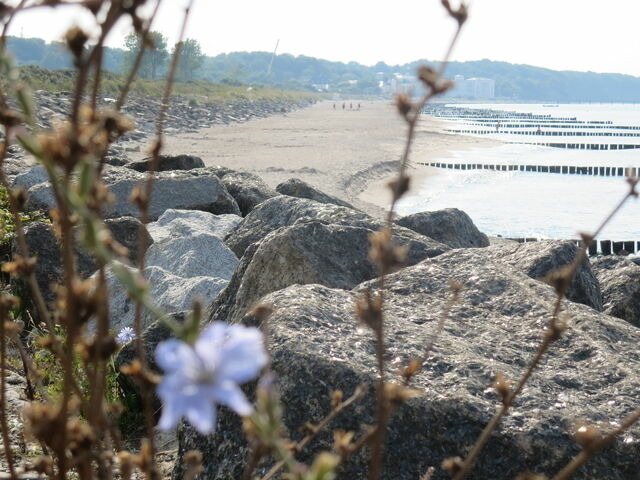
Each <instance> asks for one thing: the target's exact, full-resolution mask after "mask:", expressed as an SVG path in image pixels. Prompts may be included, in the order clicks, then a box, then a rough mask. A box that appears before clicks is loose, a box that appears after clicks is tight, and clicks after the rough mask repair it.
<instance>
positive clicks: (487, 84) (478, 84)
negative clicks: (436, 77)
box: [451, 75, 496, 99]
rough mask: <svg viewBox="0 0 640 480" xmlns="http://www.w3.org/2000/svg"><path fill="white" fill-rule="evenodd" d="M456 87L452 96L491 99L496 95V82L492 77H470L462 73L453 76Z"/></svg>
mask: <svg viewBox="0 0 640 480" xmlns="http://www.w3.org/2000/svg"><path fill="white" fill-rule="evenodd" d="M453 81H454V83H455V88H454V89H453V91H452V92H451V96H452V97H456V98H473V99H490V98H495V96H496V82H495V81H494V80H492V79H490V78H468V79H465V78H464V76H462V75H456V76H455V77H453Z"/></svg>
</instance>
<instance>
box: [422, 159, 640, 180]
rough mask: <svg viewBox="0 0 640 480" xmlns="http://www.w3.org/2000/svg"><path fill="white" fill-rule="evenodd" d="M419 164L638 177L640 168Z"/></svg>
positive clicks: (452, 168)
mask: <svg viewBox="0 0 640 480" xmlns="http://www.w3.org/2000/svg"><path fill="white" fill-rule="evenodd" d="M418 163H419V164H420V165H424V166H427V167H435V168H446V169H450V170H494V171H498V172H536V173H556V174H564V175H593V176H603V177H625V176H632V177H638V176H639V174H640V168H625V167H576V166H571V165H557V166H554V165H512V164H509V165H498V164H485V163H442V162H418Z"/></svg>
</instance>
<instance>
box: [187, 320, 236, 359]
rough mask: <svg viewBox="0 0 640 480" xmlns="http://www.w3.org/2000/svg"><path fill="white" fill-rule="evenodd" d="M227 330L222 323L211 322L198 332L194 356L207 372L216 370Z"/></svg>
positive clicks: (225, 325)
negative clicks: (196, 356) (199, 360)
mask: <svg viewBox="0 0 640 480" xmlns="http://www.w3.org/2000/svg"><path fill="white" fill-rule="evenodd" d="M227 328H228V326H227V324H226V323H224V322H213V323H212V324H210V325H208V326H207V327H206V328H205V329H204V330H202V332H200V335H199V336H198V339H197V340H196V343H195V344H194V350H195V352H196V354H197V355H198V357H200V359H201V361H202V363H203V364H204V365H205V368H207V369H208V370H213V369H216V368H217V367H218V364H219V363H220V352H221V350H222V345H223V344H224V342H225V339H226V337H227Z"/></svg>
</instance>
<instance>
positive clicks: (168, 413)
mask: <svg viewBox="0 0 640 480" xmlns="http://www.w3.org/2000/svg"><path fill="white" fill-rule="evenodd" d="M183 405H184V404H183V402H180V401H177V399H173V398H172V399H169V401H166V402H164V403H163V405H162V415H161V416H160V420H159V421H158V428H159V429H160V430H172V429H174V428H175V427H176V425H178V422H179V421H180V418H181V417H182V416H183V414H184V411H183V408H182V406H183Z"/></svg>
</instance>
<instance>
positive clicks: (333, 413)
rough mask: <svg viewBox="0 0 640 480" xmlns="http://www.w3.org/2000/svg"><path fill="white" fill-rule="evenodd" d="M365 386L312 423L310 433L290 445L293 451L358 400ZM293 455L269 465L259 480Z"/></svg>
mask: <svg viewBox="0 0 640 480" xmlns="http://www.w3.org/2000/svg"><path fill="white" fill-rule="evenodd" d="M365 391H366V390H365V388H364V387H363V386H359V387H357V388H356V391H355V392H354V393H353V395H351V396H350V397H349V398H347V399H346V400H344V401H343V402H340V403H339V404H338V405H336V406H335V407H334V408H333V409H332V410H331V411H330V412H329V413H328V414H327V416H326V417H324V418H323V419H322V420H320V422H319V423H318V424H317V425H314V428H313V430H312V431H311V433H309V434H307V435H306V436H305V437H304V438H303V439H302V440H300V441H299V442H298V443H296V444H295V445H294V446H293V447H292V449H291V450H292V451H293V452H295V453H298V452H300V451H302V449H303V448H304V447H306V446H307V445H308V444H309V443H310V442H311V441H312V440H313V439H314V438H316V436H317V435H318V434H319V433H320V432H321V431H322V430H323V429H324V428H325V427H326V426H327V425H329V424H330V423H331V422H332V421H333V419H334V418H336V417H337V416H338V414H339V413H340V412H342V411H343V410H344V409H345V408H347V407H349V406H350V405H351V404H352V403H354V402H357V401H358V400H360V399H361V398H362V397H363V396H364V393H365ZM293 458H294V457H293V455H292V454H291V453H289V454H287V455H286V456H285V458H283V459H282V460H280V461H279V462H278V463H276V464H275V465H274V466H273V467H271V469H270V470H269V471H268V472H267V473H266V474H265V476H264V477H262V479H261V480H270V479H271V478H273V477H274V475H276V474H277V473H278V472H279V471H280V469H281V468H282V467H284V466H285V465H286V464H287V462H288V461H291V460H293Z"/></svg>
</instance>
